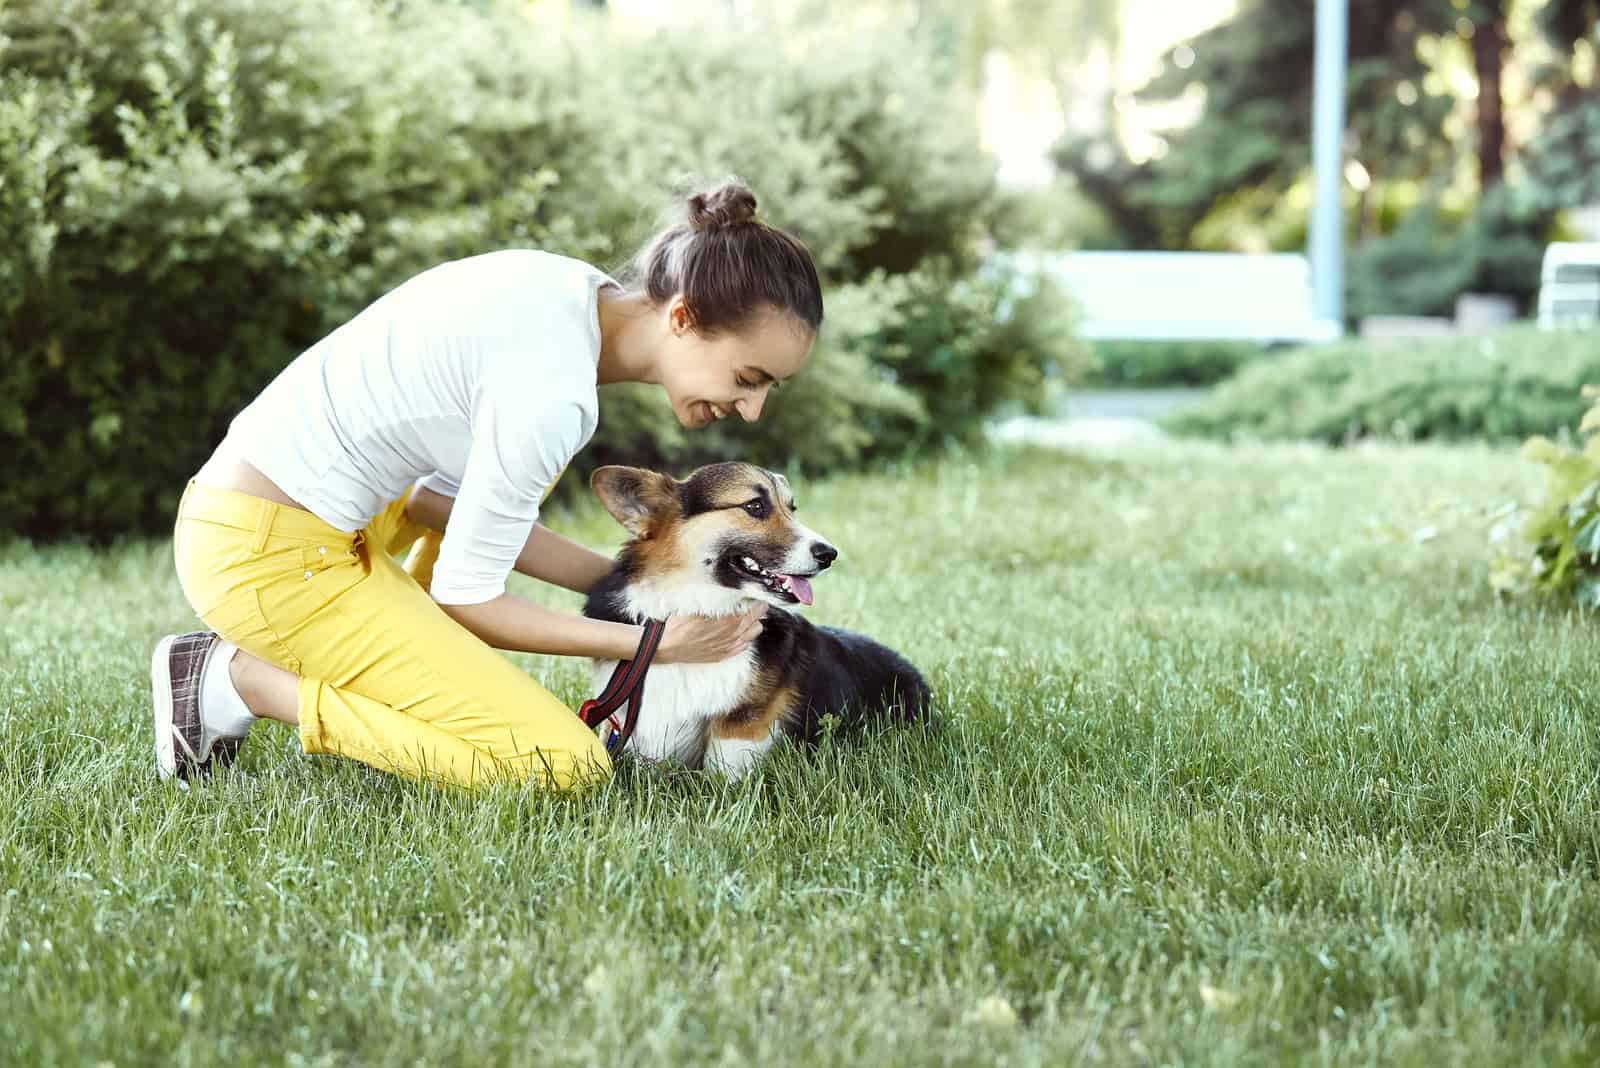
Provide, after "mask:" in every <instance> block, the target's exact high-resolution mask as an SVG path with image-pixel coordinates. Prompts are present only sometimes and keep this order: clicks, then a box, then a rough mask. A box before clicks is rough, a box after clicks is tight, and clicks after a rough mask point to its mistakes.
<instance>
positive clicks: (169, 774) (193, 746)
mask: <svg viewBox="0 0 1600 1068" xmlns="http://www.w3.org/2000/svg"><path fill="white" fill-rule="evenodd" d="M221 644H222V639H220V638H218V637H217V636H216V635H215V634H213V633H211V632H210V631H207V630H200V631H191V632H190V633H188V634H169V635H168V636H167V637H165V638H162V639H161V640H160V641H159V642H157V643H156V649H155V653H154V654H153V655H152V656H151V658H150V692H151V696H152V697H153V698H154V703H155V732H156V773H157V774H158V775H160V777H161V778H163V779H170V778H173V777H174V776H176V777H178V778H180V779H189V778H193V777H194V776H196V775H204V774H207V773H209V772H210V771H211V770H212V769H213V767H214V766H219V765H220V766H222V767H226V766H227V765H229V764H232V763H233V761H234V759H235V758H236V757H237V756H238V755H239V747H240V746H241V745H242V744H243V743H244V737H243V736H242V735H240V736H232V737H230V736H221V737H219V736H217V735H216V734H215V733H214V732H211V731H207V730H206V726H205V723H204V721H203V720H202V719H201V718H200V684H201V681H202V680H203V679H204V678H205V672H206V664H207V663H208V662H209V661H210V660H211V654H212V653H213V652H215V651H216V649H217V647H218V646H219V645H221Z"/></svg>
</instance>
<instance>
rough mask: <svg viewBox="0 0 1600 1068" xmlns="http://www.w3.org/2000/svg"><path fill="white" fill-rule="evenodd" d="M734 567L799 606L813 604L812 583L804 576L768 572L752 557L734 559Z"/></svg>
mask: <svg viewBox="0 0 1600 1068" xmlns="http://www.w3.org/2000/svg"><path fill="white" fill-rule="evenodd" d="M733 566H734V569H735V570H737V571H739V572H740V573H741V574H744V575H747V576H749V577H750V578H752V579H754V580H755V581H757V582H759V583H761V584H762V585H763V586H765V587H766V588H767V590H768V591H769V592H771V593H775V594H777V595H778V596H779V597H783V598H786V599H787V600H789V601H791V602H793V603H798V604H810V603H811V602H812V593H811V583H810V582H808V581H807V580H806V576H804V575H786V574H784V573H783V572H781V571H768V570H767V569H766V568H764V567H762V566H761V565H760V564H758V563H756V561H755V558H754V557H751V556H735V557H733ZM813 574H815V572H813Z"/></svg>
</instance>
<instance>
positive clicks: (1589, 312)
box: [1539, 241, 1600, 327]
mask: <svg viewBox="0 0 1600 1068" xmlns="http://www.w3.org/2000/svg"><path fill="white" fill-rule="evenodd" d="M1597 320H1600V241H1557V242H1554V243H1553V244H1551V245H1550V246H1549V247H1548V248H1546V249H1545V250H1544V265H1543V266H1542V267H1541V268H1540V270H1539V325H1540V326H1542V327H1552V326H1563V325H1568V324H1572V323H1593V322H1595V321H1597Z"/></svg>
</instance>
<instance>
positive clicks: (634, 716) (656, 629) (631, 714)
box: [578, 619, 667, 756]
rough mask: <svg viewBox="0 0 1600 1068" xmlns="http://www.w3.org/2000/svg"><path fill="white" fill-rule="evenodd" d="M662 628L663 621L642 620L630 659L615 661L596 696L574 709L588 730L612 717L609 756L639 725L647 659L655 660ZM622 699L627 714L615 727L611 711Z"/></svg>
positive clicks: (663, 626)
mask: <svg viewBox="0 0 1600 1068" xmlns="http://www.w3.org/2000/svg"><path fill="white" fill-rule="evenodd" d="M666 629H667V624H666V623H665V621H663V620H659V619H647V620H645V621H644V637H642V638H640V639H639V648H638V650H637V651H635V652H634V654H633V659H632V660H624V661H622V662H621V663H620V664H618V665H617V669H616V670H615V671H613V672H612V673H611V681H610V682H608V683H606V688H605V689H604V690H601V691H600V696H599V697H595V698H591V699H590V700H588V701H585V702H584V703H583V705H582V706H581V707H580V708H579V709H578V717H579V718H580V719H582V720H583V723H584V726H586V727H588V728H590V729H591V730H592V729H594V728H595V727H598V726H600V724H601V723H602V722H604V721H605V720H607V719H611V720H612V730H611V736H610V737H609V738H607V739H606V752H607V753H610V754H611V755H612V756H615V755H616V754H618V753H620V752H622V747H623V746H625V745H627V744H628V739H629V738H632V737H633V729H634V728H635V727H637V726H638V725H639V710H640V708H642V707H643V706H644V677H645V674H646V673H647V672H648V671H649V670H650V661H652V660H654V659H655V656H656V649H657V647H658V646H660V645H661V632H662V631H664V630H666ZM624 701H626V702H627V704H628V715H627V718H626V719H624V720H623V722H622V726H621V727H620V728H619V727H617V725H616V721H615V718H614V717H613V716H612V713H613V712H615V711H616V710H617V709H618V708H620V707H621V706H622V703H623V702H624Z"/></svg>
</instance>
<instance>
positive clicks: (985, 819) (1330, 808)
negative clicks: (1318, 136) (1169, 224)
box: [0, 443, 1600, 1066]
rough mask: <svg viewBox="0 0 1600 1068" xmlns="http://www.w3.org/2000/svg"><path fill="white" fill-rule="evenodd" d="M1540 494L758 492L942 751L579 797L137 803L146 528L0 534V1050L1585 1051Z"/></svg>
mask: <svg viewBox="0 0 1600 1068" xmlns="http://www.w3.org/2000/svg"><path fill="white" fill-rule="evenodd" d="M1537 477H1538V476H1537V473H1536V472H1535V471H1534V470H1533V469H1532V468H1531V467H1530V466H1528V465H1526V464H1524V463H1523V462H1522V461H1520V460H1518V459H1517V458H1516V457H1515V456H1514V455H1513V454H1512V453H1511V452H1510V451H1490V450H1486V449H1472V448H1444V447H1381V448H1380V447H1370V448H1359V449H1354V450H1350V451H1345V452H1328V451H1323V450H1321V449H1317V448H1312V447H1297V446H1271V447H1239V448H1233V449H1229V448H1223V447H1219V446H1211V445H1194V444H1187V443H1181V444H1174V445H1169V446H1166V447H1163V448H1158V449H1155V450H1151V451H1138V452H1133V453H1128V454H1124V455H1120V456H1117V457H1114V458H1113V457H1103V458H1095V457H1087V456H1074V455H1064V454H1053V453H1047V452H1042V451H1026V450H1024V451H1016V452H1011V453H1006V454H1002V455H999V456H996V457H994V458H990V459H985V460H979V461H972V462H961V461H947V462H944V463H941V464H937V465H929V466H924V467H919V468H915V469H910V470H907V471H904V472H900V473H897V474H883V475H871V476H858V477H848V478H839V479H835V480H831V481H828V482H825V483H819V484H809V485H808V484H804V483H801V484H799V485H797V487H796V489H797V491H798V495H799V498H800V502H801V505H802V507H803V508H804V512H803V513H802V514H803V516H804V518H805V519H806V521H807V523H808V524H809V525H811V526H814V527H815V528H816V529H817V530H819V531H821V532H823V533H824V534H826V535H828V536H829V537H830V538H832V539H833V540H834V541H835V542H836V543H837V544H838V545H839V546H840V547H841V548H842V550H843V556H842V558H841V560H840V563H839V565H838V566H837V567H836V568H835V570H834V571H833V572H832V573H830V574H829V575H828V576H827V577H826V578H825V579H823V580H822V581H820V582H819V583H818V584H817V598H818V605H817V608H816V609H815V610H814V618H816V619H818V620H819V621H825V622H838V623H843V624H845V625H849V626H853V627H857V628H860V629H864V630H868V631H870V632H872V633H874V634H876V635H878V636H880V637H882V638H883V639H885V640H886V641H888V642H890V643H891V644H893V645H895V646H896V647H898V648H900V649H901V650H903V651H904V652H906V653H907V654H908V655H909V656H910V657H911V658H912V659H913V660H915V661H916V662H918V663H919V664H920V665H922V667H923V668H924V669H925V671H926V672H927V673H928V675H929V677H930V679H931V681H932V682H933V683H934V686H935V691H936V695H937V701H938V705H939V708H940V709H941V711H942V713H943V716H944V718H945V724H946V727H945V729H944V730H943V731H941V732H938V733H936V734H929V735H924V734H920V733H919V734H913V733H896V734H886V735H879V736H877V737H874V738H871V739H868V740H866V741H865V742H864V743H858V742H854V741H852V742H848V743H846V742H841V743H838V744H831V745H829V746H825V747H824V748H823V749H822V750H820V751H816V752H811V753H807V754H795V753H792V752H789V753H783V754H780V756H779V757H778V758H777V759H776V760H774V761H773V762H772V763H771V764H769V765H768V766H767V767H766V768H765V769H764V771H763V773H762V774H760V775H758V776H756V777H754V778H753V779H752V780H750V781H748V782H745V783H741V784H736V785H731V786H730V785H728V784H726V783H725V782H722V781H720V780H717V779H714V778H709V777H701V776H673V777H669V776H662V775H653V774H625V775H623V776H622V777H621V778H619V779H618V780H617V781H615V782H614V783H613V784H611V785H610V786H608V787H606V788H605V789H603V790H602V791H600V792H598V793H597V794H595V795H592V796H589V797H586V798H582V799H578V800H553V799H549V798H546V797H543V796H540V795H538V794H535V793H531V792H523V791H519V790H516V789H510V788H505V789H496V790H493V791H490V792H487V793H484V794H480V795H477V796H472V795H465V794H459V793H453V792H448V791H440V790H435V789H431V788H424V787H419V786H415V785H411V784H408V783H405V782H402V781H400V780H397V779H393V778H389V777H385V776H382V775H379V774H377V773H375V772H370V771H368V770H367V769H365V768H362V767H361V766H359V765H356V764H352V763H343V762H338V761H332V760H329V759H327V758H318V759H315V760H308V759H305V758H303V757H300V756H299V755H298V753H297V751H296V749H295V748H294V746H293V744H292V739H291V736H290V733H289V732H288V731H287V730H272V729H270V728H271V725H264V726H263V727H260V728H258V733H257V735H256V736H255V737H254V738H253V739H252V742H251V747H250V749H249V751H248V753H247V756H246V759H245V760H244V761H243V764H242V766H241V767H240V768H239V769H238V770H237V771H236V772H235V773H233V774H230V775H226V776H224V777H220V778H219V779H217V780H215V781H213V782H211V783H210V784H207V785H205V786H202V787H198V788H196V789H194V790H192V791H189V792H183V791H180V790H178V789H175V788H173V787H170V786H167V785H163V784H160V783H158V782H157V781H156V780H155V775H154V767H153V763H152V758H151V756H150V752H149V750H150V735H149V727H148V725H147V719H148V709H147V702H148V681H147V664H148V655H149V650H150V647H151V644H152V643H153V642H154V641H155V639H156V638H157V637H159V636H160V635H161V634H162V633H164V632H167V631H171V630H175V629H180V628H186V627H188V626H190V625H191V624H192V618H191V617H190V616H189V614H188V611H187V608H186V607H185V605H184V604H183V602H182V599H181V596H180V594H179V592H178V587H177V583H176V581H175V579H174V578H173V576H172V574H171V566H170V556H169V549H168V546H167V545H166V544H165V543H140V544H128V545H124V546H121V547H119V548H117V549H115V550H114V551H110V552H91V551H89V550H86V549H81V548H74V547H60V548H38V549H36V548H31V547H28V546H26V545H19V544H11V545H9V546H3V547H0V612H3V618H4V623H3V624H0V695H3V696H0V883H3V887H4V889H3V890H0V1007H3V1008H0V1059H3V1060H6V1061H8V1062H10V1063H17V1064H57V1063H62V1064H95V1063H97V1062H108V1063H110V1062H114V1063H117V1064H128V1063H140V1062H142V1063H155V1064H163V1065H165V1064H179V1065H181V1064H190V1063H195V1064H199V1063H216V1062H224V1061H225V1062H228V1063H230V1064H232V1065H244V1064H256V1063H261V1064H280V1063H292V1064H330V1065H332V1064H339V1065H344V1064H381V1063H409V1062H427V1063H432V1064H461V1065H476V1064H493V1063H512V1064H527V1065H539V1066H546V1065H562V1064H604V1065H622V1064H634V1063H639V1064H691V1063H692V1064H696V1065H702V1064H704V1065H709V1064H729V1065H736V1064H737V1065H742V1064H761V1065H788V1064H793V1065H826V1064H834V1063H843V1062H855V1063H865V1064H890V1063H893V1064H983V1063H1007V1064H1059V1063H1063V1062H1067V1061H1071V1060H1078V1059H1085V1060H1098V1061H1102V1062H1105V1063H1111V1064H1125V1063H1128V1064H1132V1063H1137V1064H1147V1063H1149V1064H1154V1063H1176V1062H1183V1063H1191V1064H1195V1063H1199V1064H1219V1065H1221V1064H1227V1065H1232V1064H1276V1063H1281V1062H1285V1061H1304V1062H1309V1063H1325V1062H1327V1063H1333V1062H1337V1063H1359V1062H1365V1061H1382V1062H1384V1063H1401V1064H1419V1065H1422V1064H1425V1065H1429V1066H1434V1065H1442V1064H1453V1063H1463V1062H1471V1063H1507V1064H1531V1063H1541V1064H1546V1063H1561V1062H1566V1063H1573V1064H1588V1063H1592V1062H1593V1061H1594V1060H1595V1059H1596V1057H1597V1056H1600V939H1597V935H1600V894H1597V892H1596V891H1597V887H1596V881H1595V879H1596V874H1597V871H1600V789H1597V773H1600V746H1597V742H1600V737H1597V735H1600V732H1597V730H1596V726H1595V720H1596V714H1595V697H1596V694H1597V692H1600V656H1596V635H1595V625H1596V624H1595V623H1594V621H1592V620H1588V619H1583V618H1579V617H1577V616H1576V615H1573V614H1568V613H1563V612H1559V611H1551V610H1548V609H1544V608H1541V607H1539V606H1537V605H1515V606H1506V605H1502V604H1500V603H1497V602H1496V600H1495V599H1494V597H1493V596H1492V594H1491V593H1490V592H1489V590H1488V588H1487V585H1486V583H1485V575H1486V571H1487V562H1488V559H1489V557H1490V556H1491V555H1492V554H1493V551H1494V549H1493V547H1492V546H1491V545H1490V544H1489V542H1488V538H1487V530H1488V527H1489V525H1490V521H1489V519H1488V518H1487V516H1488V513H1490V512H1491V511H1493V510H1494V509H1495V508H1497V507H1498V506H1500V505H1501V504H1502V503H1504V502H1505V501H1507V500H1509V499H1511V498H1513V497H1517V496H1521V497H1524V498H1526V497H1528V496H1530V495H1531V494H1532V491H1533V489H1534V488H1535V484H1536V481H1537ZM552 525H553V526H557V527H558V528H564V529H566V530H569V531H571V532H573V533H575V534H576V535H577V536H580V537H584V538H586V539H589V540H590V541H591V542H592V543H595V544H601V543H606V544H612V545H614V544H615V534H616V531H615V529H614V528H613V527H612V526H611V525H610V521H609V520H607V519H605V518H604V517H603V516H602V515H601V514H600V513H598V511H585V512H583V513H582V514H580V515H575V516H574V515H568V516H564V517H557V518H555V519H552ZM563 603H570V601H567V602H563ZM529 665H530V668H531V669H532V670H534V671H535V672H537V673H538V674H539V676H540V677H541V678H544V679H546V680H547V681H548V682H549V683H550V684H551V685H552V686H553V687H554V688H556V690H557V692H558V693H560V694H562V695H563V696H564V697H567V698H569V699H571V700H573V701H574V702H575V701H576V700H578V699H579V697H580V695H581V691H582V688H583V682H584V676H585V673H584V671H583V670H582V669H581V666H580V665H579V664H577V663H576V662H556V661H547V662H542V661H539V660H537V659H532V658H530V660H529ZM995 999H1003V1002H1004V1003H1003V1004H1002V1003H1001V1002H1000V1001H998V1000H995Z"/></svg>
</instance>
